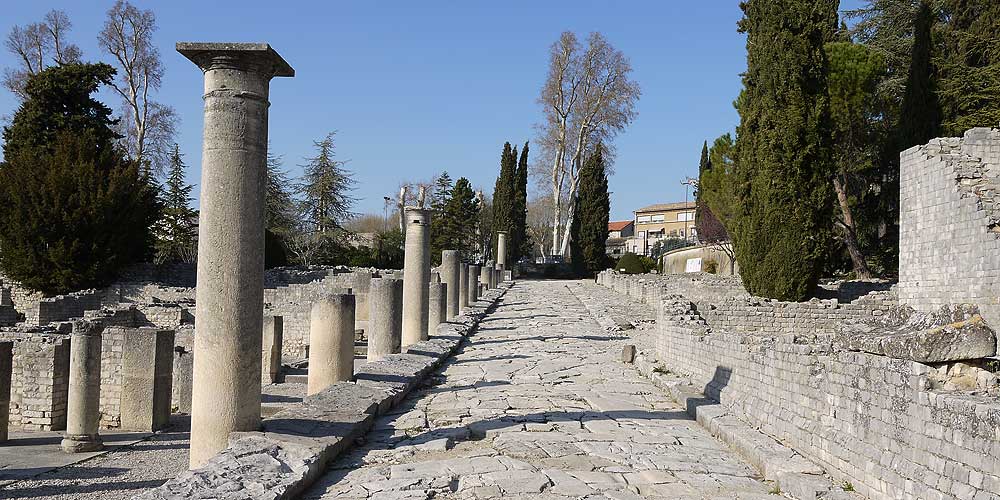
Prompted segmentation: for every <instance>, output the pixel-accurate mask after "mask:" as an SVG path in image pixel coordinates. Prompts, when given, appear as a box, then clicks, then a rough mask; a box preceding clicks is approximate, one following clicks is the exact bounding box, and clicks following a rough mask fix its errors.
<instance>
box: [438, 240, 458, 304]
mask: <svg viewBox="0 0 1000 500" xmlns="http://www.w3.org/2000/svg"><path fill="white" fill-rule="evenodd" d="M460 274H461V271H460V270H459V263H458V251H457V250H442V251H441V282H442V283H444V284H446V285H448V321H451V320H453V319H455V317H456V316H458V289H459V286H458V278H459V275H460Z"/></svg>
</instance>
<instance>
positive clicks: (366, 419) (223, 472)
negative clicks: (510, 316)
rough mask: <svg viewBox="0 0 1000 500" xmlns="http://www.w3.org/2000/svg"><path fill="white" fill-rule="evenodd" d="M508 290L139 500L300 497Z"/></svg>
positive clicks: (234, 439)
mask: <svg viewBox="0 0 1000 500" xmlns="http://www.w3.org/2000/svg"><path fill="white" fill-rule="evenodd" d="M508 287H509V284H502V285H500V287H499V288H497V289H494V290H490V291H488V292H486V293H485V294H484V295H483V296H482V297H481V298H480V300H479V302H478V303H477V304H475V305H473V306H470V308H469V309H467V310H466V311H465V312H463V313H462V314H461V315H460V316H458V317H457V318H456V319H455V320H454V321H452V322H448V323H441V324H440V325H439V326H438V328H437V331H436V332H435V334H434V335H433V336H432V337H431V339H430V340H426V341H423V342H418V343H416V344H413V345H411V346H410V347H409V348H408V349H407V352H405V353H402V354H392V355H389V356H387V357H386V358H384V359H382V360H379V361H374V362H369V363H366V364H364V365H362V366H361V367H359V368H358V369H357V370H356V372H355V382H338V383H336V384H334V385H332V386H330V387H329V388H327V389H326V390H324V391H322V392H320V393H319V394H316V395H313V396H308V397H306V398H305V400H304V401H303V402H302V403H300V404H298V405H295V406H293V407H290V408H288V409H286V410H283V411H281V412H279V413H277V414H275V415H273V416H271V417H269V418H267V419H265V420H264V422H263V425H262V430H261V431H260V432H240V433H233V434H231V435H230V439H229V446H228V447H227V448H226V449H225V450H223V451H222V452H220V453H219V454H218V455H216V456H215V457H213V458H212V459H211V460H209V461H208V463H207V464H206V465H205V466H203V467H201V468H199V469H195V470H192V471H188V472H185V473H183V474H181V475H180V476H178V477H177V478H175V479H171V480H169V481H167V482H166V483H165V484H163V485H162V486H160V487H159V488H156V489H153V490H149V491H146V492H145V493H142V494H140V495H138V496H136V497H135V498H137V499H140V500H154V499H156V500H166V499H171V500H174V499H176V500H179V499H187V498H217V497H218V495H219V492H220V491H230V492H237V491H238V492H239V493H238V494H237V495H236V496H232V497H233V498H296V497H297V496H298V495H299V494H300V493H302V492H303V491H304V490H305V489H306V488H308V487H309V486H310V485H311V484H312V483H313V482H314V481H315V480H316V479H317V478H318V477H319V476H321V475H322V474H323V473H324V472H325V471H326V466H327V464H328V463H329V462H330V461H332V460H333V459H334V458H336V457H337V456H338V455H339V454H341V453H343V452H344V451H345V450H347V449H349V448H350V447H351V446H353V445H354V442H355V440H356V439H358V438H360V437H362V436H364V434H365V433H366V432H367V431H368V429H370V428H371V425H372V422H373V421H374V419H375V417H376V416H378V415H384V414H386V413H388V412H389V410H391V409H392V407H393V406H395V405H396V404H398V403H399V402H400V401H402V400H403V398H404V397H406V395H407V394H408V393H409V391H410V390H412V389H413V388H414V387H416V386H417V385H418V384H419V383H420V381H421V380H422V379H423V378H424V377H425V376H426V375H427V374H428V373H430V372H431V371H432V370H434V369H435V368H437V367H438V366H439V365H440V364H441V363H442V362H443V361H444V360H445V359H447V358H448V357H449V356H450V355H451V354H452V353H453V352H455V350H456V349H458V347H459V346H460V345H461V342H462V340H463V338H464V337H465V336H467V335H469V334H471V333H473V332H474V331H475V329H476V327H477V326H478V324H479V321H480V320H481V319H482V317H483V316H484V315H485V314H486V312H487V311H488V310H489V308H491V307H492V306H493V304H495V302H496V301H497V300H499V298H500V297H502V296H503V294H504V292H505V291H506V289H507V288H508Z"/></svg>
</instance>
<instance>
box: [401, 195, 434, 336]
mask: <svg viewBox="0 0 1000 500" xmlns="http://www.w3.org/2000/svg"><path fill="white" fill-rule="evenodd" d="M403 212H404V214H403V220H404V223H405V225H406V246H405V250H404V254H403V345H402V347H403V348H404V349H405V348H406V346H408V345H410V344H416V343H417V342H420V341H421V340H426V339H427V315H428V307H429V305H430V304H429V299H430V297H429V296H428V294H427V293H428V288H427V285H428V283H430V279H431V252H430V224H431V212H430V210H425V209H423V208H416V207H406V209H405V210H404V211H403Z"/></svg>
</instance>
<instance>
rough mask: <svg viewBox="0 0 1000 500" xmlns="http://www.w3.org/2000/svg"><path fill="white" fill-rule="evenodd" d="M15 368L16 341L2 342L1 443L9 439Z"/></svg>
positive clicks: (0, 345) (0, 370)
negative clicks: (11, 390)
mask: <svg viewBox="0 0 1000 500" xmlns="http://www.w3.org/2000/svg"><path fill="white" fill-rule="evenodd" d="M13 368H14V343H13V342H0V443H2V442H4V441H6V440H7V425H8V424H9V423H10V384H11V381H12V375H13Z"/></svg>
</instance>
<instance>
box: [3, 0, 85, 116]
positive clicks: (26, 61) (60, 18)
mask: <svg viewBox="0 0 1000 500" xmlns="http://www.w3.org/2000/svg"><path fill="white" fill-rule="evenodd" d="M72 27H73V23H71V22H70V20H69V16H67V15H66V13H65V12H63V11H61V10H50V11H49V12H48V14H45V20H44V21H42V22H40V23H31V24H28V25H25V26H14V27H13V28H11V30H10V33H8V34H7V38H6V39H5V40H4V47H5V48H6V49H7V51H8V52H10V53H11V54H12V55H14V56H15V57H16V58H17V60H18V64H19V66H18V67H16V68H5V69H4V75H3V85H4V87H6V88H7V89H8V90H10V91H11V92H13V93H14V94H15V95H17V96H18V98H20V99H24V97H25V95H24V86H25V85H26V84H27V83H28V78H29V77H31V76H32V75H35V74H37V73H38V72H40V71H42V70H43V69H45V68H46V67H48V66H50V65H52V64H53V63H54V64H69V63H74V62H79V61H80V56H81V55H82V53H81V52H80V48H79V47H77V46H76V45H74V44H72V43H69V42H68V41H67V40H66V36H67V35H68V33H69V30H70V29H71V28H72Z"/></svg>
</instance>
